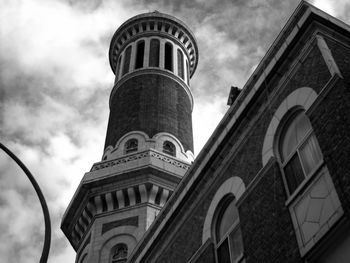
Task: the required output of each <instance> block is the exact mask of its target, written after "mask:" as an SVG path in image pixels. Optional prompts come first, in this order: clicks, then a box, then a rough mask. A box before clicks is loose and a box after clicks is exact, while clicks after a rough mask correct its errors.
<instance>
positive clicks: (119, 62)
mask: <svg viewBox="0 0 350 263" xmlns="http://www.w3.org/2000/svg"><path fill="white" fill-rule="evenodd" d="M121 63H122V55H120V56H119V59H118V63H117V68H116V70H115V80H116V81H117V80H118V79H119V74H120V69H121Z"/></svg>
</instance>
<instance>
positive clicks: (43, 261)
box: [0, 143, 51, 263]
mask: <svg viewBox="0 0 350 263" xmlns="http://www.w3.org/2000/svg"><path fill="white" fill-rule="evenodd" d="M0 148H1V149H2V150H3V151H4V152H6V153H7V154H8V155H9V156H10V157H11V158H12V159H13V160H14V161H15V162H16V163H17V164H18V165H19V166H20V167H21V168H22V170H23V172H24V173H25V174H26V175H27V177H28V179H29V181H30V182H31V183H32V185H33V187H34V189H35V192H36V194H37V195H38V197H39V201H40V204H41V208H42V210H43V214H44V220H45V240H44V246H43V251H42V253H41V258H40V261H39V263H46V262H47V258H48V257H49V252H50V243H51V223H50V214H49V209H48V208H47V204H46V201H45V198H44V195H43V193H42V192H41V190H40V187H39V185H38V183H37V182H36V181H35V179H34V176H33V175H32V174H31V173H30V171H29V170H28V168H27V167H26V166H25V165H24V164H23V163H22V162H21V160H20V159H19V158H17V156H16V155H15V154H14V153H12V152H11V151H10V150H9V149H8V148H7V147H6V146H4V145H3V144H2V143H0Z"/></svg>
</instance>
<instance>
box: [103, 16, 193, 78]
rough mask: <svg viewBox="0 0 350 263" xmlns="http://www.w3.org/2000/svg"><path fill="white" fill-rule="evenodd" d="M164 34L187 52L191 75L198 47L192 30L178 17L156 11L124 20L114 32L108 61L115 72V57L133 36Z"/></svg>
mask: <svg viewBox="0 0 350 263" xmlns="http://www.w3.org/2000/svg"><path fill="white" fill-rule="evenodd" d="M155 34H157V35H159V36H166V37H168V38H169V37H170V38H171V39H173V40H174V41H175V42H177V43H178V44H179V45H180V46H181V47H182V48H183V50H184V51H185V52H186V53H187V56H188V58H189V64H190V65H189V70H190V75H191V77H192V75H193V73H194V72H195V70H196V67H197V64H198V47H197V43H196V39H195V37H194V34H193V33H192V31H191V30H190V29H189V28H188V27H187V26H186V25H185V24H184V23H183V22H182V21H181V20H179V19H177V18H176V17H173V16H171V15H168V14H164V13H160V12H158V11H154V12H148V13H144V14H140V15H136V16H134V17H132V18H130V19H128V20H127V21H125V22H124V23H123V24H122V25H121V26H120V27H119V28H118V30H117V31H116V32H115V33H114V35H113V38H112V41H111V44H110V48H109V63H110V65H111V68H112V71H113V72H114V73H115V70H116V67H117V58H118V57H119V55H120V52H121V51H122V50H123V49H124V47H125V46H126V45H128V44H129V43H130V42H132V41H133V40H134V39H135V38H138V37H140V36H147V35H155Z"/></svg>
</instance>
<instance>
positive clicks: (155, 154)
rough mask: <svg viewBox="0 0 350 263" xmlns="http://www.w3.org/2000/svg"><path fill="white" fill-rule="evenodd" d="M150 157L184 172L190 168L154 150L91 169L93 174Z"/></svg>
mask: <svg viewBox="0 0 350 263" xmlns="http://www.w3.org/2000/svg"><path fill="white" fill-rule="evenodd" d="M149 157H153V158H157V159H159V160H162V161H164V162H166V163H169V164H171V165H174V166H176V167H178V168H182V169H184V170H188V169H189V168H190V165H189V164H186V163H183V162H181V161H178V160H177V159H176V158H172V157H170V156H166V155H164V154H161V153H158V152H156V151H153V150H147V151H144V152H139V153H135V154H132V155H128V156H125V157H122V158H117V159H114V160H110V161H105V162H99V163H95V164H94V165H93V166H92V168H91V172H93V171H96V170H100V169H104V168H109V167H113V166H118V165H122V164H125V163H127V162H130V161H135V160H139V159H143V158H149Z"/></svg>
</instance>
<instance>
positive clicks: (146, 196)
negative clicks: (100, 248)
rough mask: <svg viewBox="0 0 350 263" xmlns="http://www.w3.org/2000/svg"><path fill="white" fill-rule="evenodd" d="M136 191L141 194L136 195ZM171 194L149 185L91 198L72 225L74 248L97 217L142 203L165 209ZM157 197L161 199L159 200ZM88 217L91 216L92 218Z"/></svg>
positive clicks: (169, 191) (161, 188) (103, 230)
mask: <svg viewBox="0 0 350 263" xmlns="http://www.w3.org/2000/svg"><path fill="white" fill-rule="evenodd" d="M136 191H137V192H139V193H136ZM136 194H138V195H139V196H140V200H137V199H136ZM171 194H172V191H171V190H169V189H165V188H163V187H161V186H158V185H155V184H151V183H147V184H141V185H136V186H131V187H127V188H125V189H119V190H116V191H112V192H107V193H99V194H97V195H95V196H92V197H90V199H89V201H88V202H87V204H86V205H85V206H83V209H82V211H83V212H82V213H81V214H80V216H79V217H78V218H77V220H76V221H75V223H73V224H72V228H71V229H72V230H71V237H72V244H73V247H78V245H79V243H80V242H82V240H83V238H84V236H85V235H86V234H87V233H88V231H89V229H90V226H91V224H92V222H93V220H94V218H95V216H98V215H100V214H104V213H110V212H114V211H117V210H120V209H124V208H129V207H132V206H135V205H139V204H142V203H149V204H153V205H156V206H160V207H163V206H164V205H165V203H166V201H167V200H168V199H169V198H170V196H171ZM157 196H158V197H159V198H157ZM158 199H159V200H158ZM127 200H128V202H127ZM88 215H91V217H90V216H88ZM113 223H115V222H113ZM132 225H134V224H132ZM135 226H137V225H135ZM103 227H105V226H103ZM105 228H107V230H105V229H104V228H102V234H103V233H104V232H106V231H108V229H109V228H108V226H106V227H105Z"/></svg>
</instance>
